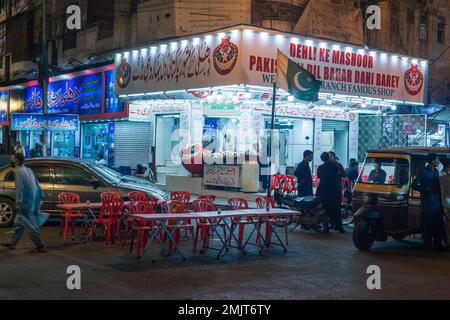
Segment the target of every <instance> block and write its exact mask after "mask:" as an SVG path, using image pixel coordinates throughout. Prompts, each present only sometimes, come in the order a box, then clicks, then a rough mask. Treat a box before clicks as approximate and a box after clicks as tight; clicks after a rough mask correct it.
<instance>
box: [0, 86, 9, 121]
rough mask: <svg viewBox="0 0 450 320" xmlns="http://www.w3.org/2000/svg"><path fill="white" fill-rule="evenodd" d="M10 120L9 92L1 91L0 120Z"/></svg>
mask: <svg viewBox="0 0 450 320" xmlns="http://www.w3.org/2000/svg"><path fill="white" fill-rule="evenodd" d="M6 121H8V92H7V91H4V92H0V122H6Z"/></svg>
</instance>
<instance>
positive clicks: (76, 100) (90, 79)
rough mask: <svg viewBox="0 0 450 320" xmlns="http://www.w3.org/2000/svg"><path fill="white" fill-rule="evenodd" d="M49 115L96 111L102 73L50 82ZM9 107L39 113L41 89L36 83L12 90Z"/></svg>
mask: <svg viewBox="0 0 450 320" xmlns="http://www.w3.org/2000/svg"><path fill="white" fill-rule="evenodd" d="M47 97H48V109H47V110H48V113H49V114H98V113H101V110H102V73H96V74H91V75H86V76H81V77H77V78H73V79H68V80H60V81H56V82H51V83H49V85H48V93H47ZM11 110H12V111H14V112H23V113H31V114H37V113H42V89H41V88H40V87H39V86H32V87H27V88H25V89H21V90H14V91H12V94H11Z"/></svg>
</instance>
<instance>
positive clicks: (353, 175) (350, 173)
mask: <svg viewBox="0 0 450 320" xmlns="http://www.w3.org/2000/svg"><path fill="white" fill-rule="evenodd" d="M358 169H359V163H358V161H356V159H350V164H349V165H348V168H347V169H345V172H344V174H345V177H347V178H348V179H349V180H350V185H351V187H353V186H354V185H355V183H356V180H357V179H358V175H359V172H358Z"/></svg>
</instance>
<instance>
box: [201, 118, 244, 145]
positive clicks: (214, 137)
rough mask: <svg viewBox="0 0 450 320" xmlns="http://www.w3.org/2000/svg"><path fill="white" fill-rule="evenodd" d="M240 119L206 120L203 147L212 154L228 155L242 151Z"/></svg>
mask: <svg viewBox="0 0 450 320" xmlns="http://www.w3.org/2000/svg"><path fill="white" fill-rule="evenodd" d="M238 132H239V120H238V118H205V123H204V128H203V147H204V148H206V149H207V150H208V151H209V152H211V153H227V152H236V151H237V150H240V149H241V148H240V147H239V143H240V142H243V141H238V135H237V134H238Z"/></svg>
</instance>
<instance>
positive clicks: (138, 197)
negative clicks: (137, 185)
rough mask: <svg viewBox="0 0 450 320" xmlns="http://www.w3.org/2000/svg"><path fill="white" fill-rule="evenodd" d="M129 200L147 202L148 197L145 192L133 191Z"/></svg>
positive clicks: (129, 194)
mask: <svg viewBox="0 0 450 320" xmlns="http://www.w3.org/2000/svg"><path fill="white" fill-rule="evenodd" d="M128 200H130V201H134V202H138V201H147V200H148V196H147V194H145V193H144V192H140V191H132V192H129V193H128Z"/></svg>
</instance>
